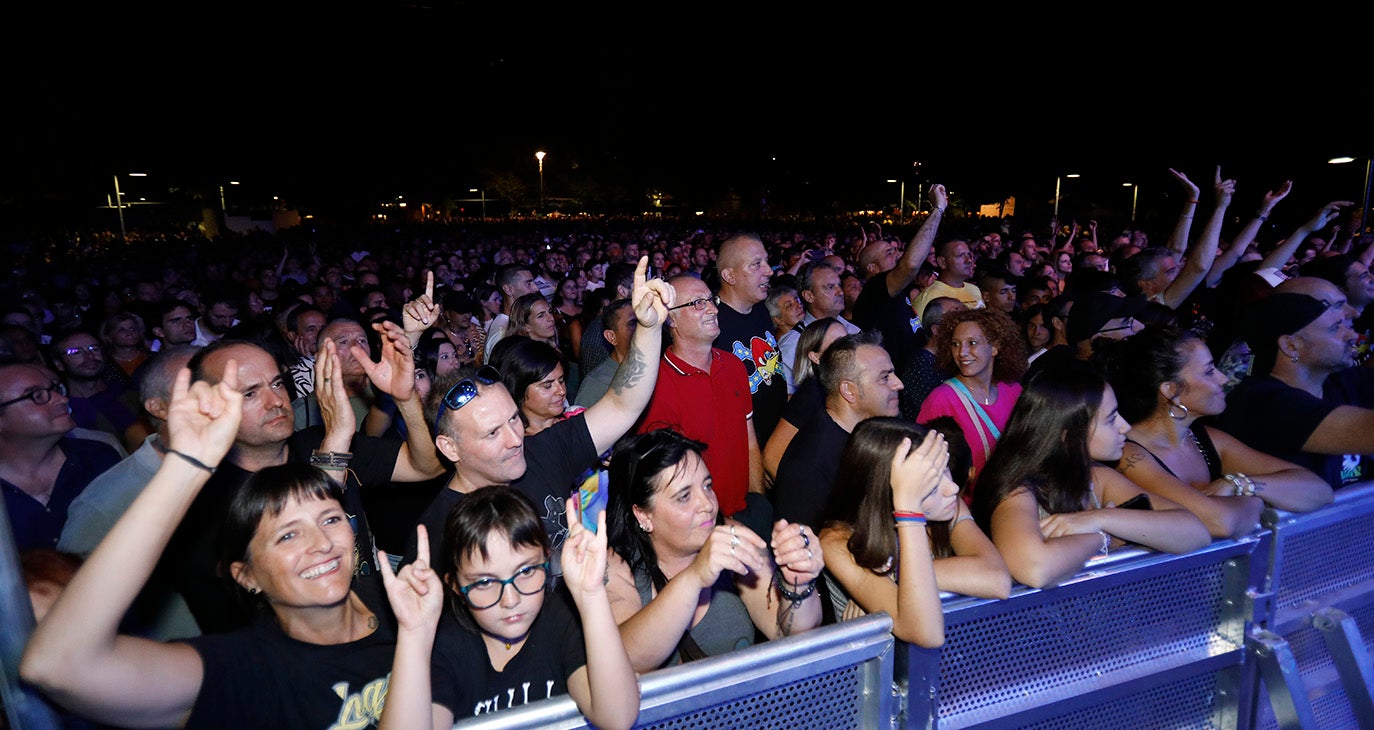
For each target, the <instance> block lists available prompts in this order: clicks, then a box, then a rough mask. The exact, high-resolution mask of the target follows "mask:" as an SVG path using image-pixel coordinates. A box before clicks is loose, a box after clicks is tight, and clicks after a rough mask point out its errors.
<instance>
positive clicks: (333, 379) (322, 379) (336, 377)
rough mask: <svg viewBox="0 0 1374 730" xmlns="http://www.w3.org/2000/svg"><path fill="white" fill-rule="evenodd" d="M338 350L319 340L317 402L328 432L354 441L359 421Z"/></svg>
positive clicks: (329, 343) (334, 345)
mask: <svg viewBox="0 0 1374 730" xmlns="http://www.w3.org/2000/svg"><path fill="white" fill-rule="evenodd" d="M338 347H339V346H338V345H336V344H335V343H334V341H333V340H329V339H324V338H320V349H319V351H317V352H316V353H315V399H316V400H317V401H319V404H320V418H322V419H323V420H324V430H325V432H326V433H337V434H349V438H350V439H351V438H352V434H353V432H354V431H356V430H357V429H358V418H357V416H355V415H354V414H353V406H352V404H350V403H349V402H348V389H347V388H345V387H344V382H343V365H342V364H341V363H340V362H339V351H338ZM360 361H366V362H371V359H370V358H368V357H366V356H364V357H363V358H361V360H360ZM411 387H414V386H413V385H412V386H411Z"/></svg>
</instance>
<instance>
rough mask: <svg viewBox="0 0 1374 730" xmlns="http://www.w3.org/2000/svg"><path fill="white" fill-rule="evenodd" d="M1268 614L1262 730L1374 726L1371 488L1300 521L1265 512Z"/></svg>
mask: <svg viewBox="0 0 1374 730" xmlns="http://www.w3.org/2000/svg"><path fill="white" fill-rule="evenodd" d="M1262 522H1263V523H1264V525H1265V526H1266V527H1268V528H1269V529H1270V530H1272V531H1273V534H1274V550H1273V554H1272V564H1271V567H1270V570H1269V577H1268V585H1267V589H1266V590H1267V591H1268V592H1269V595H1271V596H1272V600H1271V602H1270V606H1269V607H1268V610H1267V611H1266V612H1264V613H1259V614H1257V615H1256V619H1255V624H1256V629H1255V631H1254V632H1252V633H1253V634H1254V635H1253V636H1252V637H1251V638H1252V642H1251V643H1252V646H1253V647H1254V650H1255V658H1256V663H1257V664H1258V666H1259V669H1260V671H1259V673H1258V675H1257V679H1256V684H1257V685H1260V683H1262V688H1260V689H1257V690H1256V692H1255V696H1256V700H1257V701H1258V700H1261V699H1263V698H1265V697H1267V698H1268V700H1269V701H1268V703H1263V702H1259V703H1258V705H1257V707H1256V716H1257V718H1258V719H1257V722H1256V725H1255V726H1256V727H1258V728H1264V729H1267V728H1275V727H1280V728H1284V729H1285V730H1289V729H1294V730H1296V729H1297V728H1303V729H1312V728H1323V729H1324V728H1330V727H1357V726H1358V727H1362V728H1374V695H1372V694H1371V693H1372V692H1374V669H1371V662H1370V643H1371V641H1372V640H1374V552H1371V550H1370V547H1371V545H1374V483H1371V482H1365V483H1363V484H1358V485H1354V486H1351V487H1346V488H1344V489H1341V490H1339V491H1337V492H1336V498H1335V500H1334V501H1333V503H1332V504H1330V505H1327V506H1326V507H1323V508H1322V509H1319V510H1316V511H1313V512H1310V513H1306V514H1295V513H1289V512H1284V511H1281V510H1266V511H1265V513H1264V516H1263V518H1262Z"/></svg>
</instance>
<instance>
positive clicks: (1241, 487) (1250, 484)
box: [1222, 472, 1255, 497]
mask: <svg viewBox="0 0 1374 730" xmlns="http://www.w3.org/2000/svg"><path fill="white" fill-rule="evenodd" d="M1222 478H1223V479H1225V480H1226V481H1228V482H1230V483H1231V486H1232V487H1234V491H1232V494H1233V495H1234V496H1237V497H1253V496H1255V480H1253V479H1251V478H1250V477H1247V476H1245V475H1244V474H1242V473H1241V472H1236V473H1234V474H1226V475H1224V476H1223V477H1222Z"/></svg>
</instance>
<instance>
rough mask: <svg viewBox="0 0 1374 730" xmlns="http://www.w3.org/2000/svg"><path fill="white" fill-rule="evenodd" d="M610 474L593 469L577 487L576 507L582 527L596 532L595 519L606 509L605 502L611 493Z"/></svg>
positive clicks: (603, 470)
mask: <svg viewBox="0 0 1374 730" xmlns="http://www.w3.org/2000/svg"><path fill="white" fill-rule="evenodd" d="M610 477H611V473H610V472H609V471H607V470H605V469H594V470H589V471H588V472H587V473H584V475H583V477H582V480H581V481H580V482H578V486H577V500H576V501H577V507H578V512H580V513H581V518H582V526H583V527H585V528H587V529H588V530H590V531H591V532H592V533H595V532H596V518H597V516H598V515H600V514H601V512H602V511H603V510H605V509H606V500H607V498H608V496H609V495H610V493H611V490H610Z"/></svg>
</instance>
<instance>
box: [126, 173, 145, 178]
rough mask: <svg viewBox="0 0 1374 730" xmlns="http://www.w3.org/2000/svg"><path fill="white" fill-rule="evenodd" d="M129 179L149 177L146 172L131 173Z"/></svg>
mask: <svg viewBox="0 0 1374 730" xmlns="http://www.w3.org/2000/svg"><path fill="white" fill-rule="evenodd" d="M129 177H148V173H146V172H131V173H129Z"/></svg>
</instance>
